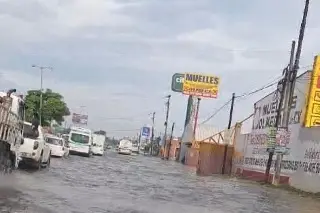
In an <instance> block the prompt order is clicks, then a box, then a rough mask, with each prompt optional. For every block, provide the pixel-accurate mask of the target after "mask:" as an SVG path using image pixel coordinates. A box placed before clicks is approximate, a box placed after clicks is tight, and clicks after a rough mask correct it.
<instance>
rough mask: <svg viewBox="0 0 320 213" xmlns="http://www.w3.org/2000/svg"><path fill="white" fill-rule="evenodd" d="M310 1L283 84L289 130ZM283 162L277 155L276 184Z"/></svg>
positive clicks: (307, 0) (270, 161)
mask: <svg viewBox="0 0 320 213" xmlns="http://www.w3.org/2000/svg"><path fill="white" fill-rule="evenodd" d="M309 3H310V0H306V1H305V7H304V11H303V17H302V21H301V25H300V31H299V39H298V47H297V52H296V56H295V61H294V64H293V57H294V56H293V55H294V51H295V44H292V46H291V47H292V48H291V55H290V63H289V66H288V67H289V70H287V71H286V72H289V74H288V75H287V79H286V80H288V81H287V82H289V85H287V84H288V83H286V82H285V85H284V86H282V93H284V92H285V88H286V87H287V88H288V90H287V92H286V93H287V94H286V95H288V103H287V104H286V105H285V106H284V107H285V110H286V111H285V112H286V115H285V118H286V120H284V121H283V122H282V124H284V125H285V127H286V129H287V130H288V125H289V120H290V111H291V106H292V102H293V96H294V88H295V81H296V78H297V73H298V69H299V63H300V57H301V51H302V44H303V38H304V32H305V28H306V24H307V16H308V11H309ZM282 95H283V96H284V94H282ZM285 100H286V99H285ZM280 101H281V97H280ZM280 104H281V105H282V103H280ZM280 104H279V108H280V109H281V105H280ZM280 112H281V111H280ZM280 112H278V113H279V114H280ZM278 117H280V115H279V116H277V120H278V121H277V120H276V125H278V123H279V118H278ZM272 157H273V152H270V153H269V159H268V163H267V168H266V177H265V181H266V182H268V180H269V173H270V167H271V163H272ZM281 163H282V154H281V155H277V160H276V169H275V177H274V184H278V183H279V181H280V174H281Z"/></svg>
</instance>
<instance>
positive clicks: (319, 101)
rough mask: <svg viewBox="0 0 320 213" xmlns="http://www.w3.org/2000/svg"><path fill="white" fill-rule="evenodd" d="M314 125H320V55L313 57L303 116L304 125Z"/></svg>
mask: <svg viewBox="0 0 320 213" xmlns="http://www.w3.org/2000/svg"><path fill="white" fill-rule="evenodd" d="M307 94H308V93H307ZM314 126H320V55H318V56H316V57H315V59H314V64H313V72H312V78H311V83H310V92H309V97H308V102H307V110H306V116H305V127H314Z"/></svg>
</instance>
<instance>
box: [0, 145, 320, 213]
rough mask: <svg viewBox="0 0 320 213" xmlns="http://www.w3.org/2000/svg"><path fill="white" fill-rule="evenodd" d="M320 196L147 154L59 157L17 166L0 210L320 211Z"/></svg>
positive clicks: (0, 196)
mask: <svg viewBox="0 0 320 213" xmlns="http://www.w3.org/2000/svg"><path fill="white" fill-rule="evenodd" d="M319 209H320V201H319V200H315V199H311V198H302V197H299V196H298V195H296V194H293V193H289V192H286V191H282V190H277V189H271V188H267V187H262V186H260V185H257V184H250V183H248V182H243V181H238V180H236V179H226V178H220V177H198V176H196V175H195V174H194V171H192V170H191V169H190V168H188V167H185V166H183V165H180V164H177V163H175V162H170V161H163V160H161V159H158V158H151V157H147V156H124V155H118V154H117V153H114V152H110V151H109V152H108V153H107V154H106V156H103V157H92V158H86V157H78V156H70V158H69V159H53V160H52V163H51V167H50V168H49V169H44V170H42V171H34V172H32V171H21V170H19V171H15V173H14V175H13V176H12V178H10V182H9V183H8V184H7V186H4V184H1V187H0V212H30V213H51V212H57V213H71V212H73V213H80V212H85V213H89V212H94V213H100V212H115V213H120V212H123V213H140V212H141V213H149V212H150V213H160V212H161V213H171V212H172V213H177V212H183V213H199V212H201V213H205V212H210V213H233V212H237V213H240V212H243V213H251V212H252V213H253V212H254V213H256V212H259V213H264V212H265V213H267V212H270V213H278V212H279V213H287V212H288V213H301V212H303V213H318V212H319Z"/></svg>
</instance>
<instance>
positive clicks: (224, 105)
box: [200, 76, 282, 124]
mask: <svg viewBox="0 0 320 213" xmlns="http://www.w3.org/2000/svg"><path fill="white" fill-rule="evenodd" d="M281 77H282V76H279V77H277V78H276V79H274V80H273V81H272V82H270V83H268V84H266V85H264V86H262V87H260V88H258V89H255V90H253V91H251V92H246V93H243V94H242V95H239V96H236V97H235V99H238V98H246V97H248V96H251V95H253V94H255V93H258V92H261V91H263V90H265V89H268V88H270V87H272V86H274V85H276V84H278V80H279V79H280V78H281ZM230 102H231V99H230V100H228V101H227V102H226V103H224V104H223V105H222V106H221V107H220V108H219V109H217V110H216V111H215V112H214V113H213V114H212V115H211V116H210V117H209V118H207V119H206V120H204V121H202V122H201V123H200V124H205V123H207V122H208V121H209V120H211V119H212V118H213V117H214V116H216V115H217V114H218V113H219V112H220V111H221V110H223V109H224V108H225V107H226V106H228V104H229V103H230Z"/></svg>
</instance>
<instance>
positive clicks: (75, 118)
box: [72, 113, 88, 125]
mask: <svg viewBox="0 0 320 213" xmlns="http://www.w3.org/2000/svg"><path fill="white" fill-rule="evenodd" d="M72 123H73V124H84V125H87V124H88V115H81V114H78V113H72Z"/></svg>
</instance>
